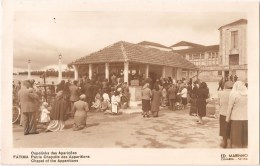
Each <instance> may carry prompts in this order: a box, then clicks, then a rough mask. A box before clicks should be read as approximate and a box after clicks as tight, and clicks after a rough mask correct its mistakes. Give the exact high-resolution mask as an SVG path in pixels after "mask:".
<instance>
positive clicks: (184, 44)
mask: <svg viewBox="0 0 260 166" xmlns="http://www.w3.org/2000/svg"><path fill="white" fill-rule="evenodd" d="M179 46H191V47H200V46H203V45H200V44H196V43H191V42H187V41H180V42H178V43H176V44H174V45H172V46H170V47H179Z"/></svg>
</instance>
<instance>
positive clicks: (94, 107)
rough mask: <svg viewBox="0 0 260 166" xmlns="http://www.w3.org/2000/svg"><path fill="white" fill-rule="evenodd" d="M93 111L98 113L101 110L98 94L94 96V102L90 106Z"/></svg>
mask: <svg viewBox="0 0 260 166" xmlns="http://www.w3.org/2000/svg"><path fill="white" fill-rule="evenodd" d="M91 107H92V108H93V109H94V110H95V111H100V109H101V95H100V93H99V92H98V93H97V94H96V96H95V102H92V106H91Z"/></svg>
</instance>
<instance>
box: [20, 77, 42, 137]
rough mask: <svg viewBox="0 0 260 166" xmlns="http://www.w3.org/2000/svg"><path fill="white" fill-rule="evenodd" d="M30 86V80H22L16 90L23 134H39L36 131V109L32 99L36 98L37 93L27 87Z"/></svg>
mask: <svg viewBox="0 0 260 166" xmlns="http://www.w3.org/2000/svg"><path fill="white" fill-rule="evenodd" d="M30 87H31V84H30V82H29V81H24V82H23V88H21V90H20V91H19V92H18V98H19V101H20V104H21V112H22V114H23V127H24V135H28V134H39V133H38V132H37V131H36V130H37V128H36V109H35V107H34V101H35V100H37V99H38V95H37V94H36V93H34V92H33V90H32V89H29V88H30Z"/></svg>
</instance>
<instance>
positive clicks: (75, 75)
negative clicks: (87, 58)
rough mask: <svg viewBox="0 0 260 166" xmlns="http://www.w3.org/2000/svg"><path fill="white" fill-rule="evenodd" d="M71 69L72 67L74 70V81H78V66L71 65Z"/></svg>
mask: <svg viewBox="0 0 260 166" xmlns="http://www.w3.org/2000/svg"><path fill="white" fill-rule="evenodd" d="M72 67H73V69H74V80H78V79H79V71H78V66H76V65H73V66H72Z"/></svg>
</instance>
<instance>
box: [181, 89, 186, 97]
mask: <svg viewBox="0 0 260 166" xmlns="http://www.w3.org/2000/svg"><path fill="white" fill-rule="evenodd" d="M181 97H183V98H187V88H183V89H182V91H181Z"/></svg>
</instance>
